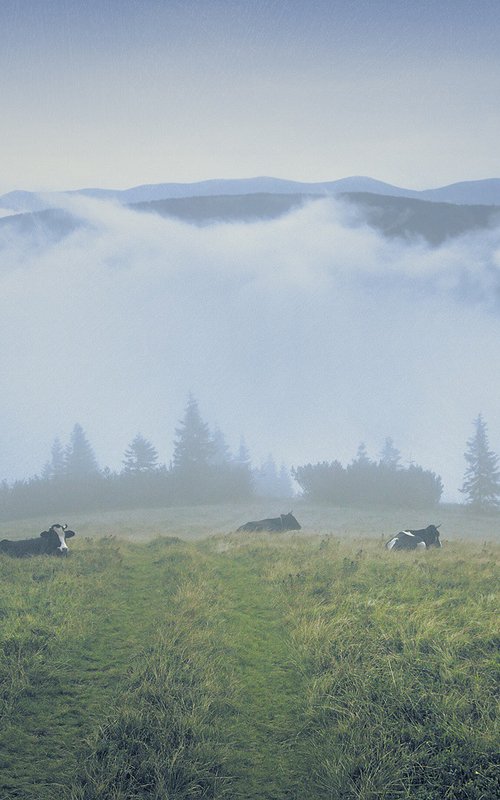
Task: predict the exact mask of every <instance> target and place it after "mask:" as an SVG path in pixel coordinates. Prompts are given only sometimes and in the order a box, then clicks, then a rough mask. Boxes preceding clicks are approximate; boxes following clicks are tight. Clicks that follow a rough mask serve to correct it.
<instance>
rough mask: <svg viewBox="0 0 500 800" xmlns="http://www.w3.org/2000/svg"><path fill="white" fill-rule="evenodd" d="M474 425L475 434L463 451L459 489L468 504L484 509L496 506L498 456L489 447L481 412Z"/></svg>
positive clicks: (499, 481) (499, 483) (499, 489)
mask: <svg viewBox="0 0 500 800" xmlns="http://www.w3.org/2000/svg"><path fill="white" fill-rule="evenodd" d="M474 425H475V428H476V430H475V434H474V436H472V437H471V438H470V439H469V440H468V441H467V447H468V450H467V452H466V453H464V456H465V460H466V462H467V468H466V470H465V475H464V482H463V485H462V488H461V489H460V491H461V492H462V493H463V494H465V495H466V496H467V500H466V503H467V504H468V505H469V506H471V507H473V508H475V509H478V510H479V511H486V510H488V509H491V508H494V507H495V506H497V505H498V498H499V497H500V471H499V469H498V456H497V455H496V454H495V453H494V452H493V451H492V450H490V449H489V443H488V435H487V426H486V423H485V421H484V419H483V417H482V414H479V416H478V417H477V419H475V420H474Z"/></svg>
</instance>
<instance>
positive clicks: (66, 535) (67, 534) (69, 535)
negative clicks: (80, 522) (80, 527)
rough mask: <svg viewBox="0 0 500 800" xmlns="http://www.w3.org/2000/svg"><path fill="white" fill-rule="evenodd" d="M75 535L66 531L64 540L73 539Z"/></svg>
mask: <svg viewBox="0 0 500 800" xmlns="http://www.w3.org/2000/svg"><path fill="white" fill-rule="evenodd" d="M74 535H75V532H74V531H65V533H64V538H65V539H71V537H72V536H74Z"/></svg>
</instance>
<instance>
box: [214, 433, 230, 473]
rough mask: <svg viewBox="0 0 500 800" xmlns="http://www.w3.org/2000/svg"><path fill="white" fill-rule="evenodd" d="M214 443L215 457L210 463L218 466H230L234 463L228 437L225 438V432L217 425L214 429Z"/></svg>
mask: <svg viewBox="0 0 500 800" xmlns="http://www.w3.org/2000/svg"><path fill="white" fill-rule="evenodd" d="M212 443H213V455H212V457H211V459H210V463H211V464H215V465H217V466H221V465H224V464H230V463H231V461H232V458H231V451H230V449H229V447H228V444H227V442H226V437H225V436H224V434H223V432H222V431H221V429H220V428H219V426H218V425H216V426H215V428H214V432H213V436H212Z"/></svg>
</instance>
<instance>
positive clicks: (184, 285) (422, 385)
mask: <svg viewBox="0 0 500 800" xmlns="http://www.w3.org/2000/svg"><path fill="white" fill-rule="evenodd" d="M214 183H216V182H214ZM484 183H488V182H484ZM213 188H215V189H217V186H215V187H213ZM419 194H424V193H419ZM51 204H52V207H51V208H46V209H45V210H38V211H36V210H35V211H25V212H24V213H17V214H12V215H10V216H6V217H4V218H2V219H0V276H1V277H0V281H1V284H2V285H1V299H0V304H1V327H2V340H3V354H4V355H3V360H4V369H3V373H4V391H3V393H2V398H1V406H2V414H1V419H2V432H1V440H2V447H1V455H0V478H1V479H6V480H8V481H11V480H13V479H16V478H23V477H27V476H29V475H33V474H38V473H40V471H41V469H42V468H43V465H44V463H45V462H46V461H47V459H48V458H49V454H50V446H51V443H52V442H53V440H54V438H55V437H59V438H60V439H61V440H62V441H65V440H67V438H68V436H69V433H70V431H71V429H72V427H73V425H74V424H75V422H78V423H80V424H81V425H82V426H83V428H84V429H85V431H86V432H87V434H88V437H89V439H90V441H91V442H92V445H93V447H94V449H95V452H96V455H97V458H98V461H99V465H100V466H101V467H104V466H108V467H110V468H111V469H112V470H114V469H120V465H121V462H122V459H123V453H124V450H125V448H126V447H127V445H128V444H129V442H130V441H131V439H132V438H133V437H134V436H135V435H136V434H137V432H139V431H140V432H141V433H142V434H144V435H145V436H147V437H148V438H149V439H150V440H151V441H152V442H153V443H154V445H155V447H156V448H157V449H158V452H159V454H160V459H161V461H162V462H164V463H167V464H168V463H169V461H170V459H171V457H172V447H173V439H174V430H175V427H176V425H177V424H178V420H179V418H180V417H181V415H182V413H183V409H184V407H185V404H186V398H187V397H188V395H189V393H190V392H191V393H193V394H194V395H195V396H196V397H197V399H198V401H199V404H200V409H201V412H202V414H203V417H204V419H206V420H207V421H208V422H209V424H210V425H211V426H219V427H220V428H221V429H222V430H223V432H224V434H225V436H226V439H227V441H228V443H229V445H230V447H231V449H232V451H233V452H234V451H236V450H237V448H238V444H239V441H240V439H241V437H242V436H243V437H244V439H245V442H246V444H247V446H248V448H249V451H250V455H251V458H252V461H253V462H254V463H256V464H258V463H260V462H261V461H263V460H265V459H266V457H267V456H268V454H269V453H272V454H273V456H274V458H275V459H276V461H277V462H278V463H281V462H284V463H285V464H286V465H287V466H289V467H290V466H292V465H295V466H297V465H300V464H305V463H308V462H313V463H314V462H317V461H323V460H328V461H331V460H334V459H339V460H340V461H342V462H343V463H348V462H349V461H351V460H352V459H353V458H354V457H355V455H356V451H357V448H358V445H359V444H360V442H364V443H365V444H366V447H367V451H368V454H369V456H370V457H371V458H373V459H377V457H378V455H379V453H380V451H381V449H382V446H383V443H384V440H385V439H386V437H388V436H390V437H392V438H393V440H394V443H395V445H396V446H397V447H398V448H399V450H400V451H401V454H402V460H403V462H404V463H405V464H408V463H410V462H416V463H418V464H421V465H422V466H424V467H425V468H427V469H432V470H433V471H435V472H437V473H438V474H440V475H441V476H442V479H443V482H444V487H445V488H444V499H448V500H459V499H460V495H459V493H458V487H459V486H460V485H461V482H462V476H463V472H464V461H463V452H464V449H465V442H466V440H467V438H468V437H469V436H470V435H471V431H472V421H473V419H474V418H475V417H476V416H477V415H478V413H480V412H481V413H483V415H484V417H485V419H486V421H489V422H490V426H489V432H490V439H491V444H492V447H493V448H494V449H496V450H498V449H500V429H499V428H497V427H496V419H497V407H498V406H497V404H498V395H499V389H500V378H499V377H498V371H497V370H496V363H497V359H498V341H499V338H498V337H499V334H500V330H499V328H500V320H499V314H498V311H499V308H498V298H499V296H498V289H499V270H500V249H499V246H500V227H499V225H498V213H499V210H500V209H499V207H498V206H495V205H488V204H487V203H484V204H481V203H474V202H472V203H470V204H466V203H464V204H460V205H456V204H452V203H442V202H430V201H428V200H424V199H421V198H414V197H397V196H395V195H387V194H374V193H366V192H353V193H349V194H345V193H343V194H341V195H336V196H318V195H310V194H308V193H307V194H305V193H297V192H295V193H293V192H288V191H287V192H281V193H280V192H253V193H252V192H248V193H246V194H235V195H230V194H226V195H224V194H222V195H221V194H212V195H208V194H207V195H205V196H201V195H200V196H197V197H177V198H172V197H170V198H168V197H163V198H157V199H155V200H147V201H144V200H143V201H141V202H136V203H135V204H133V205H121V204H120V203H119V202H117V200H116V199H115V198H111V199H108V198H105V199H102V198H96V197H94V196H88V194H87V195H86V194H80V193H72V194H64V193H62V194H59V195H57V203H56V202H55V200H54V199H52V200H51Z"/></svg>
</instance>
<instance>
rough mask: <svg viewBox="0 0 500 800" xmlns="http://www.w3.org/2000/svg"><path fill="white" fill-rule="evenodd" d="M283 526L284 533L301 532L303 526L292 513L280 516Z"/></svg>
mask: <svg viewBox="0 0 500 800" xmlns="http://www.w3.org/2000/svg"><path fill="white" fill-rule="evenodd" d="M280 517H281V524H282V525H283V530H284V531H300V530H301V526H300V525H299V523H298V522H297V520H296V519H295V517H294V516H293V514H292V512H291V511H290V512H289V513H288V514H280Z"/></svg>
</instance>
